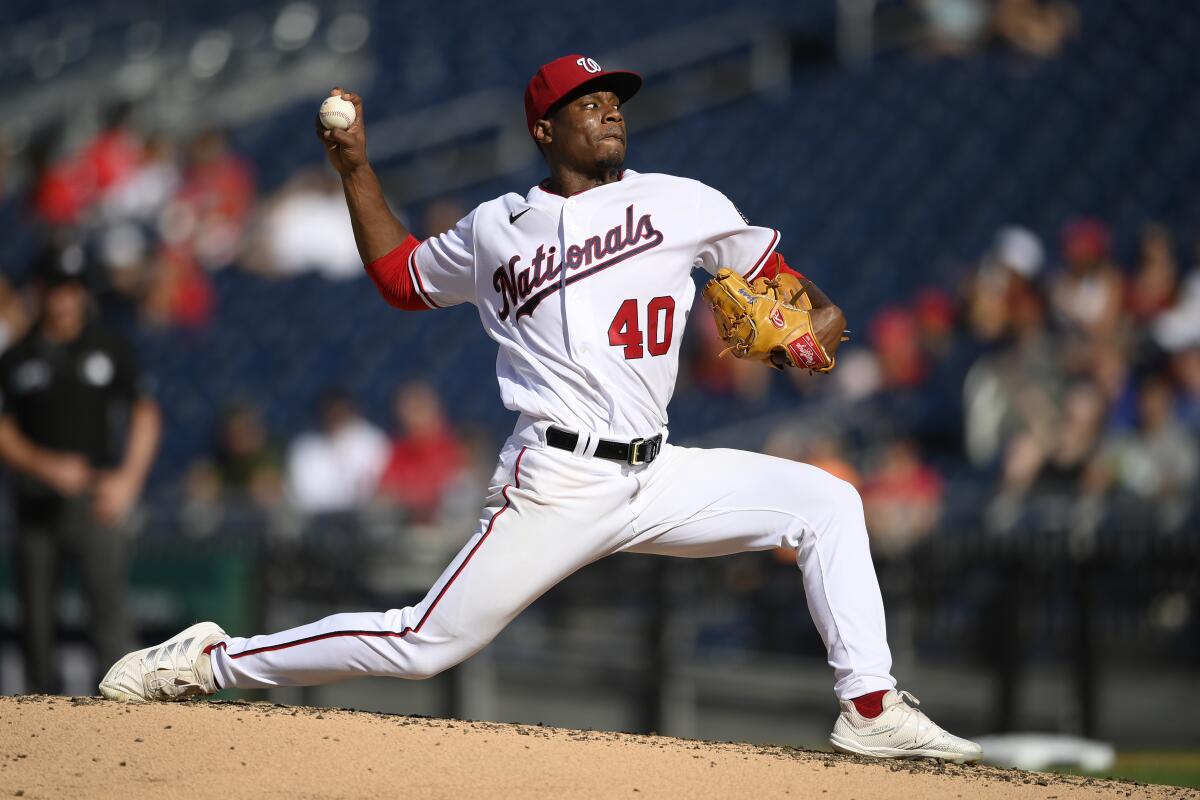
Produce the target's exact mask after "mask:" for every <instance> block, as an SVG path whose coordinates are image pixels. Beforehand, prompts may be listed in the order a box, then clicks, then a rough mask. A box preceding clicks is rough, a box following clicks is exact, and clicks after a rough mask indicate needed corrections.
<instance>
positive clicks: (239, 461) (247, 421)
mask: <svg viewBox="0 0 1200 800" xmlns="http://www.w3.org/2000/svg"><path fill="white" fill-rule="evenodd" d="M202 466H203V468H205V469H207V470H210V471H211V473H212V476H213V478H214V479H215V483H214V484H211V485H212V486H215V488H216V490H217V491H218V492H219V493H220V494H221V495H224V496H226V497H233V498H236V499H239V500H243V501H247V502H250V503H252V504H254V505H256V506H259V507H261V508H273V507H275V506H276V505H278V504H279V502H280V500H282V498H283V478H282V468H281V467H282V458H281V457H280V454H279V450H278V448H276V447H275V446H274V444H273V443H272V442H271V441H270V438H269V436H268V433H267V428H266V426H265V425H264V424H263V420H262V414H260V413H259V411H258V409H257V408H255V407H254V406H252V405H250V404H248V403H235V404H233V405H231V406H229V407H228V408H226V409H225V410H224V412H222V414H221V419H220V421H219V423H218V429H217V438H216V442H215V443H214V446H213V453H212V457H211V460H207V461H204V462H202ZM192 480H193V481H195V485H196V486H197V487H198V488H203V489H204V490H205V491H208V490H209V487H210V484H209V483H208V482H207V481H204V480H201V477H200V475H199V474H197V475H193V477H192Z"/></svg>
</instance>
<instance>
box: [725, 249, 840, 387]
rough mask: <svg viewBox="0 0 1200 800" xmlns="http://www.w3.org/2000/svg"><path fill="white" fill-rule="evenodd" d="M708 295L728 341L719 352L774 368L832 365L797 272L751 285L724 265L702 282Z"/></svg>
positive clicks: (814, 368) (826, 369)
mask: <svg viewBox="0 0 1200 800" xmlns="http://www.w3.org/2000/svg"><path fill="white" fill-rule="evenodd" d="M704 297H705V299H706V300H708V302H709V304H710V305H711V306H712V310H713V315H714V316H715V317H716V320H717V333H719V334H720V336H721V339H722V340H724V342H725V344H726V345H727V347H726V349H725V350H724V351H723V352H722V353H721V355H725V353H733V354H734V355H735V356H737V357H738V358H749V359H753V360H755V361H762V362H763V363H765V364H768V365H770V366H772V367H774V368H775V369H783V368H785V367H799V368H801V369H807V370H809V371H811V372H829V371H830V370H832V369H833V366H834V357H833V355H832V354H830V353H828V352H826V350H825V348H824V347H822V346H821V342H820V340H819V339H817V335H816V332H815V331H814V330H813V326H812V315H811V314H810V313H809V309H811V308H812V303H811V302H810V301H809V298H808V296H807V295H806V293H805V291H804V287H803V285H801V283H800V281H798V280H796V278H795V277H794V276H792V275H788V274H783V275H780V276H779V277H777V278H759V279H757V280H756V281H754V283H753V284H751V283H747V282H746V279H745V278H743V277H742V276H741V275H739V274H737V273H736V272H734V271H733V270H731V269H728V268H726V267H722V268H721V269H719V270H717V276H716V277H715V278H713V279H712V280H710V281H709V282H708V284H707V285H706V286H705V287H704Z"/></svg>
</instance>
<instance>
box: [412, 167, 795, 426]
mask: <svg viewBox="0 0 1200 800" xmlns="http://www.w3.org/2000/svg"><path fill="white" fill-rule="evenodd" d="M778 243H779V233H778V231H775V230H772V229H770V228H759V227H755V226H753V225H750V224H748V223H747V222H746V220H745V218H744V217H743V216H742V215H741V213H740V212H739V211H738V210H737V208H735V207H734V205H733V203H731V202H730V201H729V199H728V198H726V197H725V196H724V195H723V194H721V193H720V192H718V191H716V190H715V189H712V188H710V187H708V186H705V185H704V184H703V183H700V182H698V181H694V180H690V179H688V178H677V177H674V176H671V175H661V174H647V175H640V174H638V173H636V172H634V171H632V170H626V171H625V172H624V173H623V176H622V178H621V180H619V181H616V182H614V183H610V184H606V185H603V186H598V187H596V188H593V189H589V190H587V191H586V192H582V193H580V194H577V195H575V196H573V197H563V196H562V195H558V194H555V193H553V192H550V191H548V190H546V189H545V188H543V187H542V186H540V185H539V186H535V187H533V188H532V189H530V191H529V193H528V194H527V195H526V196H525V197H521V196H520V195H518V194H515V193H512V194H506V195H504V196H502V197H499V198H496V199H495V200H491V201H489V202H486V203H484V204H482V205H480V206H479V207H477V208H476V209H475V210H474V211H472V212H471V213H470V214H468V215H467V216H466V217H465V218H463V219H462V221H460V222H459V224H458V225H457V227H455V229H454V230H452V231H449V232H447V233H444V234H442V235H441V236H436V237H432V238H430V239H427V240H426V241H425V242H423V243H422V244H421V246H420V247H419V248H418V249H417V250H416V251H415V252H414V254H413V256H412V258H411V259H410V262H409V267H410V270H412V271H413V273H414V274H413V276H412V277H413V282H414V284H415V285H416V286H417V287H418V290H419V293H420V295H421V297H422V299H423V300H425V302H426V303H428V304H429V305H430V306H432V307H440V306H449V305H455V304H457V303H474V304H475V305H476V306H477V307H478V309H479V317H480V319H481V320H482V321H483V326H484V329H485V330H486V331H487V333H488V335H489V336H490V337H491V338H492V339H494V340H496V342H497V343H498V344H499V346H500V352H499V355H498V357H497V359H496V372H497V376H498V379H499V383H500V395H501V398H502V400H503V402H504V405H505V406H506V407H507V408H509V409H512V410H514V411H519V412H522V413H523V414H526V415H528V416H529V417H531V418H533V419H535V420H548V421H550V422H553V423H555V424H558V425H561V426H563V427H565V428H568V429H572V430H584V431H591V432H594V433H596V434H599V435H601V436H606V437H611V438H614V439H625V440H628V439H632V438H635V437H639V436H652V435H654V434H655V433H657V432H659V431H660V430H662V429H663V428H664V427H665V426H666V423H667V403H668V402H669V401H670V399H671V394H672V392H673V391H674V387H675V377H676V375H677V373H678V369H679V346H680V341H681V339H682V338H683V330H684V325H685V324H686V322H687V317H688V313H689V312H690V310H691V307H692V299H693V297H694V295H695V284H693V282H692V280H691V272H692V270H693V269H694V268H697V267H702V268H704V269H706V270H708V271H709V272H710V273H711V272H716V270H717V268H718V267H730V268H731V269H734V270H736V271H738V272H741V273H742V274H745V275H746V276H747V277H748V278H750V279H753V278H754V277H755V274H754V273H756V272H757V271H758V270H760V269H761V268H762V266H763V265H764V264H766V262H767V260H768V257H769V256H770V255H771V253H772V252H773V251H774V249H775V247H776V245H777V244H778Z"/></svg>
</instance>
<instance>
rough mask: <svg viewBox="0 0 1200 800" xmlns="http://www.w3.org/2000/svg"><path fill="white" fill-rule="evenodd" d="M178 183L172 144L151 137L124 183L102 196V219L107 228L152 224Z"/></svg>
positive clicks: (158, 136)
mask: <svg viewBox="0 0 1200 800" xmlns="http://www.w3.org/2000/svg"><path fill="white" fill-rule="evenodd" d="M182 180H183V175H182V172H181V171H180V168H179V153H178V147H177V146H176V143H175V140H174V139H172V138H171V137H170V136H169V135H167V134H165V133H158V134H156V135H154V136H151V137H150V139H149V140H148V141H147V142H146V145H145V147H144V149H142V150H141V151H140V153H139V158H138V160H137V162H136V163H135V164H134V166H133V168H132V169H131V170H130V172H129V174H128V175H127V176H126V177H125V179H124V180H123V181H121V182H120V183H119V184H117V185H115V186H112V187H111V188H109V189H108V190H107V191H106V192H105V195H104V198H103V200H102V212H103V216H104V219H105V220H106V222H107V223H108V224H115V223H120V222H137V223H141V224H145V225H149V224H151V223H154V222H155V221H156V220H157V217H158V215H159V212H161V211H162V209H163V208H164V207H165V206H166V205H167V203H168V202H169V201H170V199H171V198H172V197H173V196H174V195H175V192H176V191H177V190H178V189H179V184H180V182H181V181H182Z"/></svg>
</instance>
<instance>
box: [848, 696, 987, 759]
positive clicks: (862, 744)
mask: <svg viewBox="0 0 1200 800" xmlns="http://www.w3.org/2000/svg"><path fill="white" fill-rule="evenodd" d="M905 700H908V701H909V702H910V703H912V705H909V704H908V703H905V702H904V701H905ZM920 703H921V701H920V700H918V699H917V698H915V697H913V696H912V695H911V694H909V693H908V692H904V691H900V692H898V691H896V690H895V689H893V690H891V691H889V692H888V693H887V694H885V695H884V696H883V713H882V714H880V715H879V716H877V717H873V718H871V719H868V718H867V717H864V716H863V715H862V714H859V713H858V709H857V708H855V707H854V703H853V702H852V701H850V700H843V701H842V713H841V715H840V716H839V717H838V719H837V722H836V723H834V725H833V733H831V734H830V735H829V743H830V744H832V745H833V749H834V750H838V751H840V752H842V753H855V754H857V755H860V756H872V757H873V758H937V759H941V760H943V761H952V762H954V763H955V764H970V763H973V762H975V761H978V760H980V759H981V758H983V748H982V747H980V746H979V745H978V744H976V743H975V742H972V741H969V740H967V739H961V738H959V737H957V736H954V735H952V734H950V733H947V732H946V731H944V730H942V729H941V728H940V727H939V726H938V725H937V723H935V722H934V721H933V720H931V719H930V718H929V717H927V716H925V714H923V713H922V712H921V711H920V710H918V709H917V708H916V706H918V705H920Z"/></svg>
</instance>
